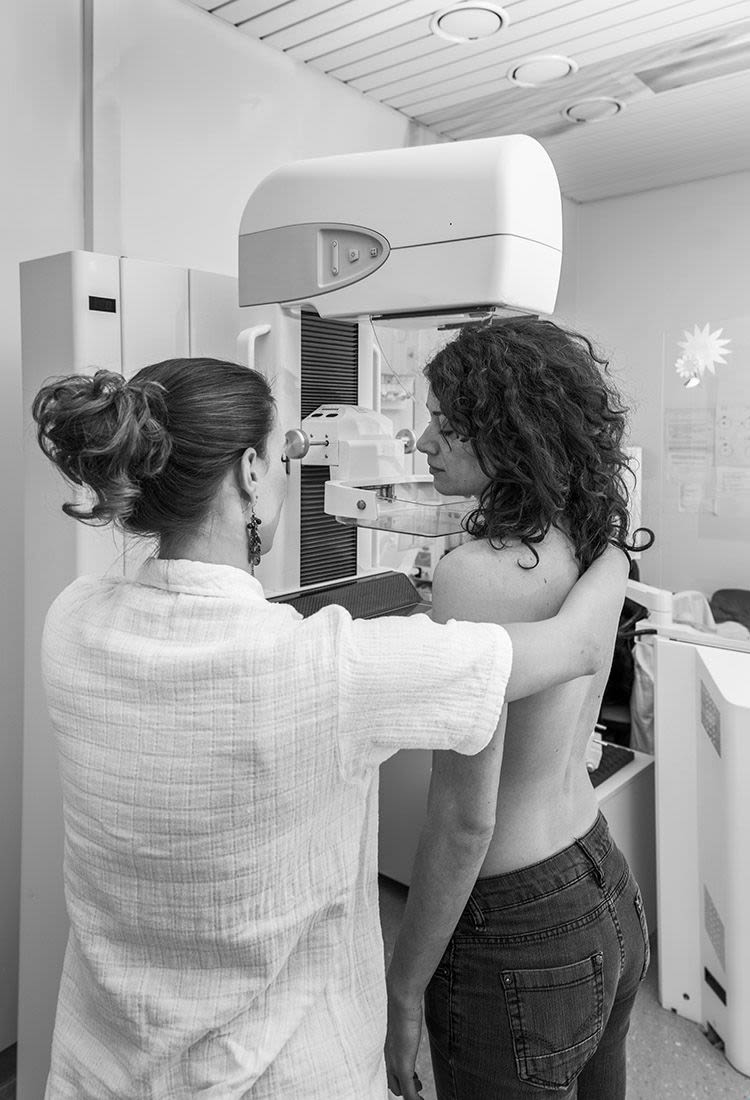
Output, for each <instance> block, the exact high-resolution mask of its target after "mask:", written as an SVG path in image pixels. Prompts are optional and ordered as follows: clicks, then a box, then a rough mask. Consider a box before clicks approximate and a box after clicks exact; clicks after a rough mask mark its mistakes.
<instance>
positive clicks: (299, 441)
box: [284, 428, 310, 458]
mask: <svg viewBox="0 0 750 1100" xmlns="http://www.w3.org/2000/svg"><path fill="white" fill-rule="evenodd" d="M284 444H285V446H284V454H285V457H286V458H304V457H305V455H306V454H307V452H308V451H309V450H310V437H309V436H308V434H307V432H303V431H302V429H301V428H291V429H290V431H288V432H287V433H286V435H285V436H284Z"/></svg>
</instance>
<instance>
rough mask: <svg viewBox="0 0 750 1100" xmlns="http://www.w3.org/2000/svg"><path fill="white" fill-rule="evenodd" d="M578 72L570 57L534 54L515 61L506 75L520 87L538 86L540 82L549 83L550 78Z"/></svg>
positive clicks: (575, 63) (560, 77)
mask: <svg viewBox="0 0 750 1100" xmlns="http://www.w3.org/2000/svg"><path fill="white" fill-rule="evenodd" d="M577 72H578V63H577V62H576V61H574V60H573V59H572V58H571V57H563V56H562V55H561V54H556V53H548V54H535V55H534V56H533V57H525V58H524V59H523V61H516V62H515V63H514V64H513V65H511V67H510V68H509V69H508V72H507V74H506V75H507V77H508V80H509V81H510V82H511V84H517V85H518V86H519V87H520V88H538V87H539V85H540V84H549V83H550V81H552V80H562V79H563V77H566V76H571V75H572V74H573V73H577Z"/></svg>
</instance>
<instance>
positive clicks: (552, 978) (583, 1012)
mask: <svg viewBox="0 0 750 1100" xmlns="http://www.w3.org/2000/svg"><path fill="white" fill-rule="evenodd" d="M502 983H503V991H504V993H505V1003H506V1006H507V1009H508V1017H509V1021H510V1030H511V1034H512V1036H513V1049H514V1054H515V1060H516V1070H517V1072H518V1077H519V1079H520V1080H521V1081H526V1082H528V1083H529V1084H531V1085H536V1086H538V1087H540V1088H547V1089H550V1088H552V1089H564V1088H568V1087H569V1086H570V1084H571V1083H572V1082H573V1081H574V1080H575V1078H576V1077H577V1076H578V1074H579V1073H580V1072H581V1070H582V1069H583V1067H584V1066H585V1065H586V1063H587V1062H588V1060H589V1058H590V1057H591V1055H592V1054H593V1053H594V1051H595V1050H596V1048H597V1046H598V1044H599V1040H600V1039H601V1035H602V1028H603V1013H604V977H603V957H602V953H601V952H600V951H598V952H596V953H595V954H593V955H591V956H589V957H588V958H586V959H582V960H581V961H580V962H575V963H569V964H568V965H567V966H554V967H548V968H546V969H544V970H503V971H502Z"/></svg>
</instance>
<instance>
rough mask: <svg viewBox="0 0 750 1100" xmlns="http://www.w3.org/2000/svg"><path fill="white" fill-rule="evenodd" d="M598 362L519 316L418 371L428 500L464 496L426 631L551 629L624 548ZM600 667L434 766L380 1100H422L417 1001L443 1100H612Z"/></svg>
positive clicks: (585, 349)
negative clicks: (466, 502) (599, 792)
mask: <svg viewBox="0 0 750 1100" xmlns="http://www.w3.org/2000/svg"><path fill="white" fill-rule="evenodd" d="M606 366H607V364H606V363H605V362H604V361H603V360H602V359H600V358H598V357H597V354H596V352H595V351H594V349H593V347H592V345H591V343H590V342H589V341H588V340H587V339H586V338H585V337H582V336H579V335H577V334H574V333H569V332H566V331H565V330H563V329H562V328H560V327H558V326H557V325H555V324H553V323H552V322H551V321H546V320H538V319H535V318H525V319H524V318H515V319H512V320H509V321H505V322H503V323H501V324H496V325H493V326H490V327H483V328H475V327H466V328H464V329H462V330H461V332H460V334H459V335H458V337H457V338H456V339H455V340H454V341H453V342H452V343H451V344H449V345H448V346H447V347H445V348H444V349H443V350H442V351H440V352H439V353H438V354H437V355H436V356H435V357H434V358H433V359H432V361H431V362H429V363H428V364H427V366H426V368H425V374H426V376H427V379H428V381H429V384H430V390H429V396H428V403H427V408H428V411H429V413H430V422H429V425H428V427H427V429H426V430H425V432H424V434H423V435H422V437H421V439H420V440H419V444H418V446H419V449H420V450H421V451H422V452H423V453H424V454H426V455H427V458H428V463H429V468H430V471H431V473H432V474H433V477H434V481H435V487H436V489H437V490H438V491H439V492H440V493H443V494H463V495H469V496H474V497H476V498H477V504H476V507H475V509H474V510H473V511H472V512H471V513H470V514H469V516H468V517H467V519H466V521H465V526H466V530H467V531H468V533H469V534H470V535H471V536H472V538H471V541H469V542H466V543H464V544H463V545H462V546H460V547H459V548H458V549H456V550H454V551H452V552H451V553H450V554H448V555H446V556H445V557H444V558H443V559H442V560H441V562H440V564H439V566H438V568H437V570H436V572H435V577H434V588H433V600H434V618H435V619H436V620H438V621H440V622H445V621H447V620H448V619H452V618H461V619H471V620H476V621H490V622H507V621H509V620H518V619H521V620H529V621H531V620H539V619H544V618H547V617H548V616H549V615H553V614H555V612H556V611H557V609H558V608H559V607H560V605H561V604H562V602H563V600H564V599H565V596H566V595H567V593H568V592H569V591H570V589H571V587H572V586H573V585H574V584H575V582H576V580H577V579H578V577H579V575H580V573H581V571H582V570H584V569H586V568H587V566H588V565H589V564H590V563H591V562H592V561H594V560H595V559H596V558H597V557H598V556H599V555H600V554H601V553H602V552H603V551H604V550H605V548H606V546H607V544H608V543H609V542H614V543H616V544H618V545H620V546H623V547H625V546H629V548H631V549H632V543H628V511H627V502H628V494H627V485H626V482H625V476H627V459H626V456H625V454H624V452H623V449H622V438H623V433H624V429H625V409H624V408H623V407H622V403H621V400H620V398H619V395H618V393H617V391H616V389H615V388H614V386H613V385H612V383H611V381H610V380H609V378H608V376H607V373H606ZM649 545H650V543H649ZM609 627H610V632H611V638H612V645H613V646H614V641H615V634H616V630H617V618H616V616H615V615H614V614H612V615H611V622H610V624H609ZM570 644H571V646H574V645H575V644H576V639H575V638H573V637H572V638H571V639H570ZM608 668H609V665H608V664H607V665H605V666H604V667H603V668H602V670H601V671H600V672H599V673H598V674H597V675H595V676H588V677H581V678H579V679H577V680H573V681H570V682H568V683H566V684H563V685H559V686H557V687H553V688H550V689H549V690H547V691H544V692H540V693H539V694H538V695H535V696H532V697H530V698H527V699H523V700H519V701H518V702H514V703H512V704H511V705H510V706H508V707H507V708H506V711H505V717H506V722H505V725H503V723H502V722H501V724H500V726H499V727H498V731H497V733H496V734H495V737H494V738H493V740H492V742H491V743H490V744H489V746H488V747H487V748H485V749H484V750H483V751H482V752H481V753H479V754H478V755H477V756H473V757H465V756H460V755H459V754H457V753H453V752H449V751H444V752H436V753H434V755H433V770H432V779H431V784H430V793H429V800H428V811H427V820H426V824H425V827H424V830H423V833H422V838H421V841H420V846H419V850H418V853H417V858H416V863H415V867H414V872H413V878H412V884H411V888H410V891H409V898H408V903H407V906H406V912H405V916H404V922H403V926H402V929H401V932H400V934H399V938H398V941H397V943H396V947H395V951H394V955H393V960H392V963H391V966H390V970H389V974H388V990H389V1032H388V1041H387V1045H386V1061H387V1066H388V1074H389V1086H390V1088H391V1090H392V1091H393V1092H394V1093H395V1094H396V1095H401V1096H404V1097H406V1098H407V1100H414V1098H416V1097H417V1096H418V1091H417V1090H418V1088H419V1082H418V1081H417V1080H416V1078H415V1077H414V1062H415V1057H416V1051H417V1046H418V1042H419V1035H420V1031H421V1023H422V998H423V996H424V1000H425V1018H426V1023H427V1028H428V1031H429V1037H430V1048H431V1054H432V1061H433V1067H434V1073H435V1083H436V1087H437V1095H438V1098H439V1100H490V1098H492V1100H497V1098H498V1097H502V1098H503V1100H515V1098H517V1097H518V1098H520V1097H531V1096H535V1097H539V1096H540V1095H544V1094H546V1093H549V1095H551V1096H552V1095H554V1096H555V1097H557V1098H558V1100H573V1098H577V1100H624V1097H625V1040H626V1035H627V1030H628V1024H629V1019H630V1014H631V1010H632V1007H633V1003H634V1001H635V997H636V994H637V991H638V988H639V985H640V983H641V981H642V979H643V977H644V976H645V973H646V969H647V966H648V938H647V930H646V925H645V920H644V916H643V906H642V901H641V896H640V892H639V889H638V886H637V884H636V882H635V880H634V879H633V876H632V874H631V873H630V871H629V869H628V866H627V863H626V861H625V859H624V857H623V855H622V853H621V852H620V851H619V850H618V848H617V847H616V846H615V844H614V843H613V841H612V838H611V836H610V834H609V830H608V827H607V823H606V821H605V819H604V817H603V816H602V815H601V813H600V812H599V811H598V804H597V800H596V796H595V794H594V790H593V788H592V786H591V782H590V780H589V777H588V772H587V769H586V763H585V755H586V745H587V742H588V739H589V736H590V734H591V731H592V729H593V726H594V723H595V721H596V718H597V715H598V711H599V705H600V700H601V696H602V692H603V690H604V686H605V684H606V680H607V674H608Z"/></svg>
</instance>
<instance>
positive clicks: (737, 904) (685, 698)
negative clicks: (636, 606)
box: [628, 581, 750, 1076]
mask: <svg viewBox="0 0 750 1100" xmlns="http://www.w3.org/2000/svg"><path fill="white" fill-rule="evenodd" d="M628 596H629V597H630V598H631V599H633V600H635V601H636V602H637V603H640V604H642V605H643V606H645V607H646V608H648V609H649V610H650V614H649V618H648V624H647V625H648V627H649V628H653V629H655V630H656V634H657V636H656V638H655V641H654V645H655V662H654V752H655V762H656V862H657V903H658V934H659V1000H660V1002H661V1004H662V1005H663V1006H664V1007H665V1008H670V1009H672V1010H673V1011H675V1012H677V1013H679V1015H681V1016H685V1017H686V1018H687V1019H690V1020H693V1021H695V1022H696V1023H698V1024H702V1025H707V1024H708V1025H710V1026H711V1027H712V1028H713V1029H714V1031H715V1032H716V1033H717V1034H718V1035H719V1036H720V1037H721V1039H722V1040H723V1041H724V1048H725V1052H726V1056H727V1058H728V1059H729V1061H730V1062H731V1063H732V1065H733V1066H735V1068H736V1069H738V1070H739V1071H740V1072H741V1073H744V1074H746V1075H749V1076H750V938H749V937H748V935H747V929H748V928H749V927H750V878H749V877H748V874H747V869H746V868H747V852H748V849H749V848H750V803H749V802H748V799H747V789H746V787H747V776H748V775H750V642H743V641H739V640H736V639H731V638H726V637H722V636H721V635H718V634H712V633H710V632H708V631H702V630H696V629H695V628H693V627H690V626H686V625H685V624H682V623H676V622H674V620H673V617H672V594H671V593H670V592H666V591H664V590H661V589H656V588H651V587H650V586H648V585H643V584H639V583H637V582H634V581H631V582H629V584H628Z"/></svg>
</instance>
